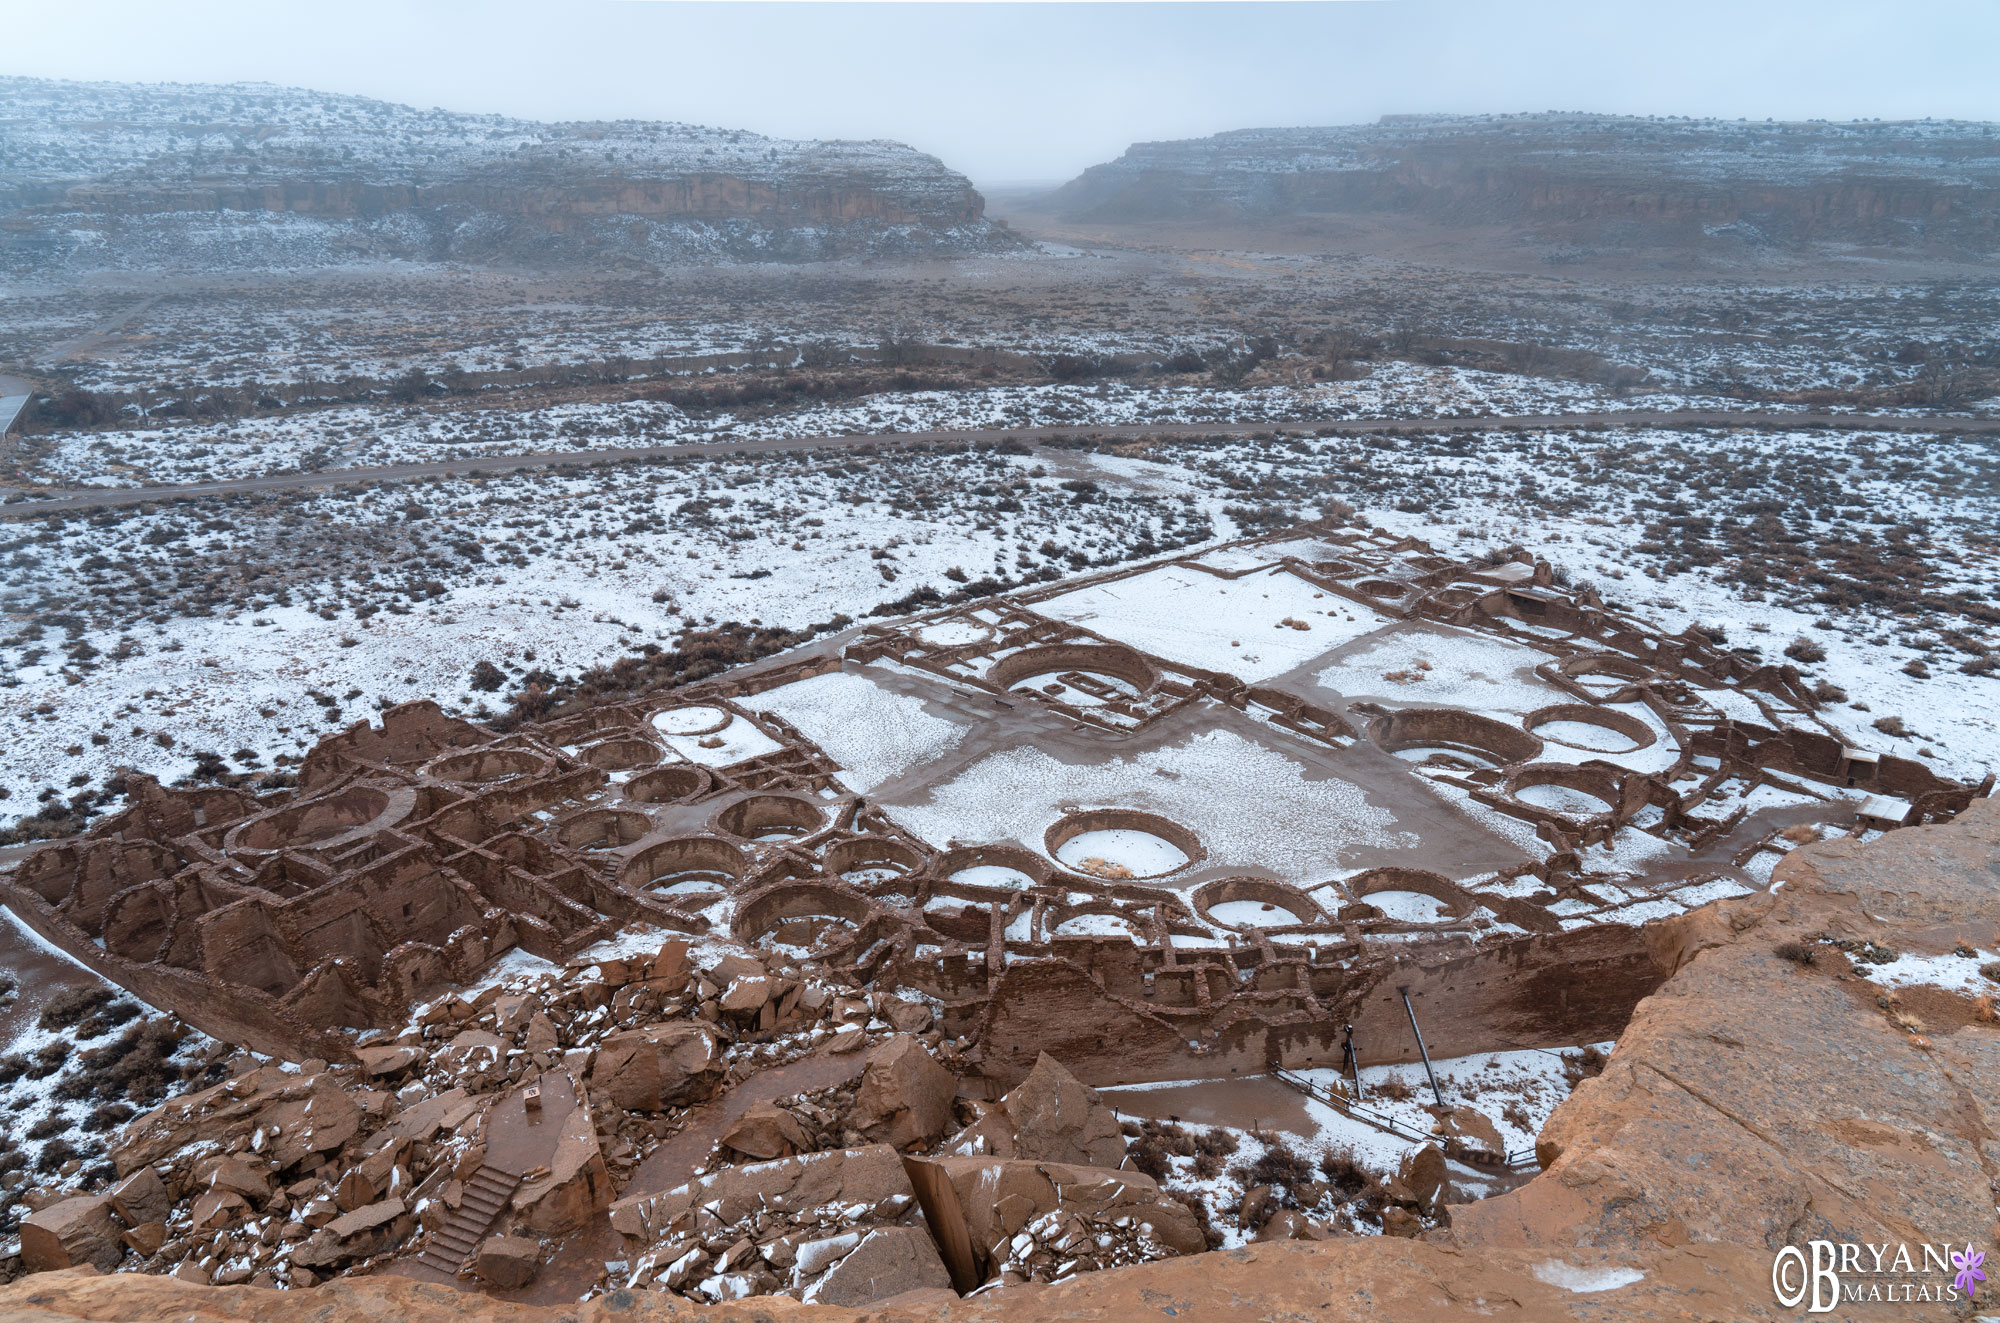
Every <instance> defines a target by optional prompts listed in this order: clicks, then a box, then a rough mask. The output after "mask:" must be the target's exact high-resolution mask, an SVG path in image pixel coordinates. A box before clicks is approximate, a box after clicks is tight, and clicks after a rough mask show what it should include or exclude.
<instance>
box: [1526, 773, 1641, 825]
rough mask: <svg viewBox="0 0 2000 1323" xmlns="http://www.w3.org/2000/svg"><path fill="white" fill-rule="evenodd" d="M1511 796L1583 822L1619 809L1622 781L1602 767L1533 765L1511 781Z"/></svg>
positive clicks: (1541, 808) (1532, 805) (1548, 811)
mask: <svg viewBox="0 0 2000 1323" xmlns="http://www.w3.org/2000/svg"><path fill="white" fill-rule="evenodd" d="M1507 795H1508V797H1509V798H1511V799H1513V800H1514V801H1515V802H1516V803H1519V804H1525V805H1527V806H1528V807H1530V808H1535V809H1540V810H1542V811H1543V812H1545V813H1554V814H1558V815H1560V816H1562V817H1565V818H1570V819H1574V820H1578V821H1582V820H1585V819H1589V818H1594V817H1600V816H1602V815H1604V814H1606V813H1610V812H1612V811H1613V810H1614V809H1615V808H1616V807H1617V804H1618V782H1617V778H1616V777H1614V776H1613V775H1612V773H1611V772H1609V771H1607V770H1605V769H1604V768H1602V767H1579V766H1575V765H1572V764H1570V763H1531V764H1529V765H1528V766H1526V767H1523V768H1521V769H1519V770H1518V771H1516V772H1515V773H1514V774H1513V775H1511V776H1509V777H1508V778H1507Z"/></svg>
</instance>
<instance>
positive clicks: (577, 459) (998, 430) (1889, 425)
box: [0, 409, 2000, 517]
mask: <svg viewBox="0 0 2000 1323" xmlns="http://www.w3.org/2000/svg"><path fill="white" fill-rule="evenodd" d="M1597 426H1604V427H1681V428H1686V427H1751V428H1761V429H1765V430H1769V429H1773V428H1821V429H1835V430H1839V431H1871V432H1940V431H1947V432H1964V433H1979V434H1992V433H2000V417H1996V418H1971V417H1963V416H1956V415H1943V414H1940V415H1937V416H1933V417H1910V416H1906V415H1902V414H1858V413H1782V412H1773V411H1770V410H1659V409H1652V410H1634V411H1629V412H1606V413H1550V414H1508V415H1488V416H1466V417H1443V416H1440V417H1430V418H1333V419H1321V420H1318V421H1315V422H1286V423H1129V424H1120V425H1116V426H1096V427H1091V426H1077V427H995V428H984V429H974V430H966V431H935V432H868V433H854V434H847V435H839V436H817V437H767V438H764V439H762V440H757V441H717V442H712V443H696V444H692V445H670V446H630V447H625V448H622V449H617V450H580V451H579V450H565V451H534V452H531V453H527V454H514V455H475V456H470V457H467V458H464V459H447V460H433V461H426V462H423V463H412V464H384V465H379V466H376V467H373V468H352V469H328V470H325V471H322V472H317V473H276V474H270V475H268V476H265V477H260V478H231V479H228V480H226V481H221V482H191V483H181V484H178V485H163V486H157V487H102V488H86V489H80V490H75V491H63V492H58V493H56V494H54V495H52V496H49V497H46V498H36V499H33V500H27V501H13V502H11V503H9V504H6V505H0V517H5V516H22V517H25V516H33V515H37V514H41V513H42V512H44V511H47V510H88V509H96V508H99V507H103V506H119V505H137V504H139V503H141V502H145V501H186V500H195V499H199V498H202V497H210V496H235V495H242V494H246V493H250V492H267V491H294V490H303V489H311V488H320V487H343V486H348V485H350V484H352V485H365V484H368V483H376V482H400V481H405V480H408V479H413V478H440V477H452V476H465V475H467V474H475V473H510V472H513V471H514V470H516V469H540V468H552V469H578V468H596V467H599V466H601V465H605V464H618V463H622V462H625V461H627V460H641V459H662V458H683V457H694V456H707V455H756V454H771V453H779V454H783V453H790V452H798V451H811V450H847V449H854V448H856V447H860V446H916V445H931V444H935V443H937V442H942V441H950V442H996V441H999V440H1001V439H1003V438H1007V437H1012V438H1014V439H1016V440H1020V441H1055V440H1060V439H1063V438H1068V437H1085V436H1090V437H1110V438H1120V437H1123V438H1133V439H1136V438H1140V437H1202V436H1230V437H1236V436H1253V435H1258V434H1265V433H1274V432H1275V433H1281V434H1284V435H1298V436H1312V435H1321V436H1366V435H1374V434H1380V433H1413V434H1414V433H1425V432H1437V431H1445V430H1449V429H1452V428H1458V427H1473V428H1484V429H1486V430H1489V431H1494V430H1497V431H1540V430H1543V429H1546V428H1561V427H1597ZM33 490H37V491H40V490H46V489H45V488H39V487H38V488H34V489H33Z"/></svg>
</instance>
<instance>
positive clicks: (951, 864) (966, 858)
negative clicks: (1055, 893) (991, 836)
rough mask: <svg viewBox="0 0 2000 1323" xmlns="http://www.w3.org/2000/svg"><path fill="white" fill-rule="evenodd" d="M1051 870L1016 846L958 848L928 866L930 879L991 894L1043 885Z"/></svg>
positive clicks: (1032, 855)
mask: <svg viewBox="0 0 2000 1323" xmlns="http://www.w3.org/2000/svg"><path fill="white" fill-rule="evenodd" d="M1054 871H1055V870H1054V869H1052V868H1051V867H1050V866H1049V861H1048V860H1046V859H1044V858H1042V856H1040V855H1038V854H1036V853H1035V852H1034V851H1033V850H1024V849H1022V848H1021V847H1020V846H1018V845H962V846H959V847H958V848H957V849H954V850H946V851H945V852H944V853H943V854H941V855H939V856H938V857H937V860H936V861H935V862H934V863H933V864H932V865H931V873H932V876H934V877H941V878H944V879H945V880H946V881H948V882H951V883H953V884H955V885H957V886H962V887H985V888H989V889H991V890H993V891H1021V890H1025V889H1026V888H1028V887H1039V886H1046V885H1047V884H1048V881H1049V878H1050V877H1051V876H1052V875H1053V873H1054Z"/></svg>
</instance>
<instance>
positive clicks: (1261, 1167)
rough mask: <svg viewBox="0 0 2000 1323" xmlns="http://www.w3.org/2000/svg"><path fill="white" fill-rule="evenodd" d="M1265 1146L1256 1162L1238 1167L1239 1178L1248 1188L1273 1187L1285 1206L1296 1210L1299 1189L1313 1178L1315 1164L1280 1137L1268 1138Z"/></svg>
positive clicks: (1236, 1173) (1280, 1201)
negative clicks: (1258, 1186) (1256, 1186)
mask: <svg viewBox="0 0 2000 1323" xmlns="http://www.w3.org/2000/svg"><path fill="white" fill-rule="evenodd" d="M1264 1143H1265V1149H1264V1152H1263V1153H1262V1154H1260V1155H1259V1156H1258V1157H1257V1159H1256V1160H1255V1161H1254V1162H1248V1163H1244V1164H1241V1165H1240V1166H1238V1167H1237V1169H1236V1172H1235V1175H1236V1176H1237V1178H1238V1179H1240V1180H1241V1181H1242V1182H1243V1185H1244V1187H1245V1188H1246V1189H1247V1188H1248V1187H1250V1186H1253V1185H1268V1186H1271V1187H1272V1188H1273V1190H1274V1191H1276V1192H1277V1194H1278V1202H1279V1203H1280V1204H1281V1205H1285V1206H1288V1207H1296V1206H1297V1204H1298V1190H1299V1187H1300V1186H1301V1185H1304V1184H1306V1182H1308V1181H1310V1180H1312V1179H1313V1165H1312V1162H1311V1161H1310V1160H1309V1159H1308V1158H1306V1157H1305V1155H1303V1154H1302V1153H1300V1152H1299V1151H1298V1150H1297V1149H1295V1148H1293V1147H1292V1146H1291V1145H1290V1144H1288V1143H1286V1142H1285V1141H1284V1140H1283V1139H1281V1138H1278V1137H1277V1136H1272V1137H1270V1138H1267V1139H1265V1140H1264Z"/></svg>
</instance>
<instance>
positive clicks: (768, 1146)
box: [722, 1103, 812, 1160]
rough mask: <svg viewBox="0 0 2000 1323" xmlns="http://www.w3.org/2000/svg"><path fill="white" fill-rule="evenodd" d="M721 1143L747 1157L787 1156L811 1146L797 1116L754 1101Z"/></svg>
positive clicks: (810, 1141) (809, 1138)
mask: <svg viewBox="0 0 2000 1323" xmlns="http://www.w3.org/2000/svg"><path fill="white" fill-rule="evenodd" d="M722 1142H723V1145H724V1146H725V1147H727V1148H730V1149H733V1150H735V1151H736V1152H738V1153H741V1154H742V1155H743V1156H745V1157H747V1158H759V1159H766V1160H768V1159H771V1158H785V1157H790V1156H791V1155H792V1154H794V1153H801V1152H804V1151H805V1150H807V1149H809V1148H811V1147H812V1139H811V1137H810V1136H809V1135H807V1134H806V1130H805V1127H804V1126H802V1125H800V1124H799V1119H798V1118H797V1117H796V1116H793V1115H792V1114H791V1113H790V1112H788V1111H786V1110H785V1109H784V1108H782V1107H780V1106H778V1105H777V1104H776V1103H757V1104H754V1105H753V1106H751V1107H750V1108H749V1110H747V1111H745V1112H744V1113H743V1115H741V1116H739V1117H737V1118H736V1123H735V1124H734V1125H732V1126H730V1127H729V1129H728V1131H727V1132H725V1133H724V1134H723V1136H722Z"/></svg>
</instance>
